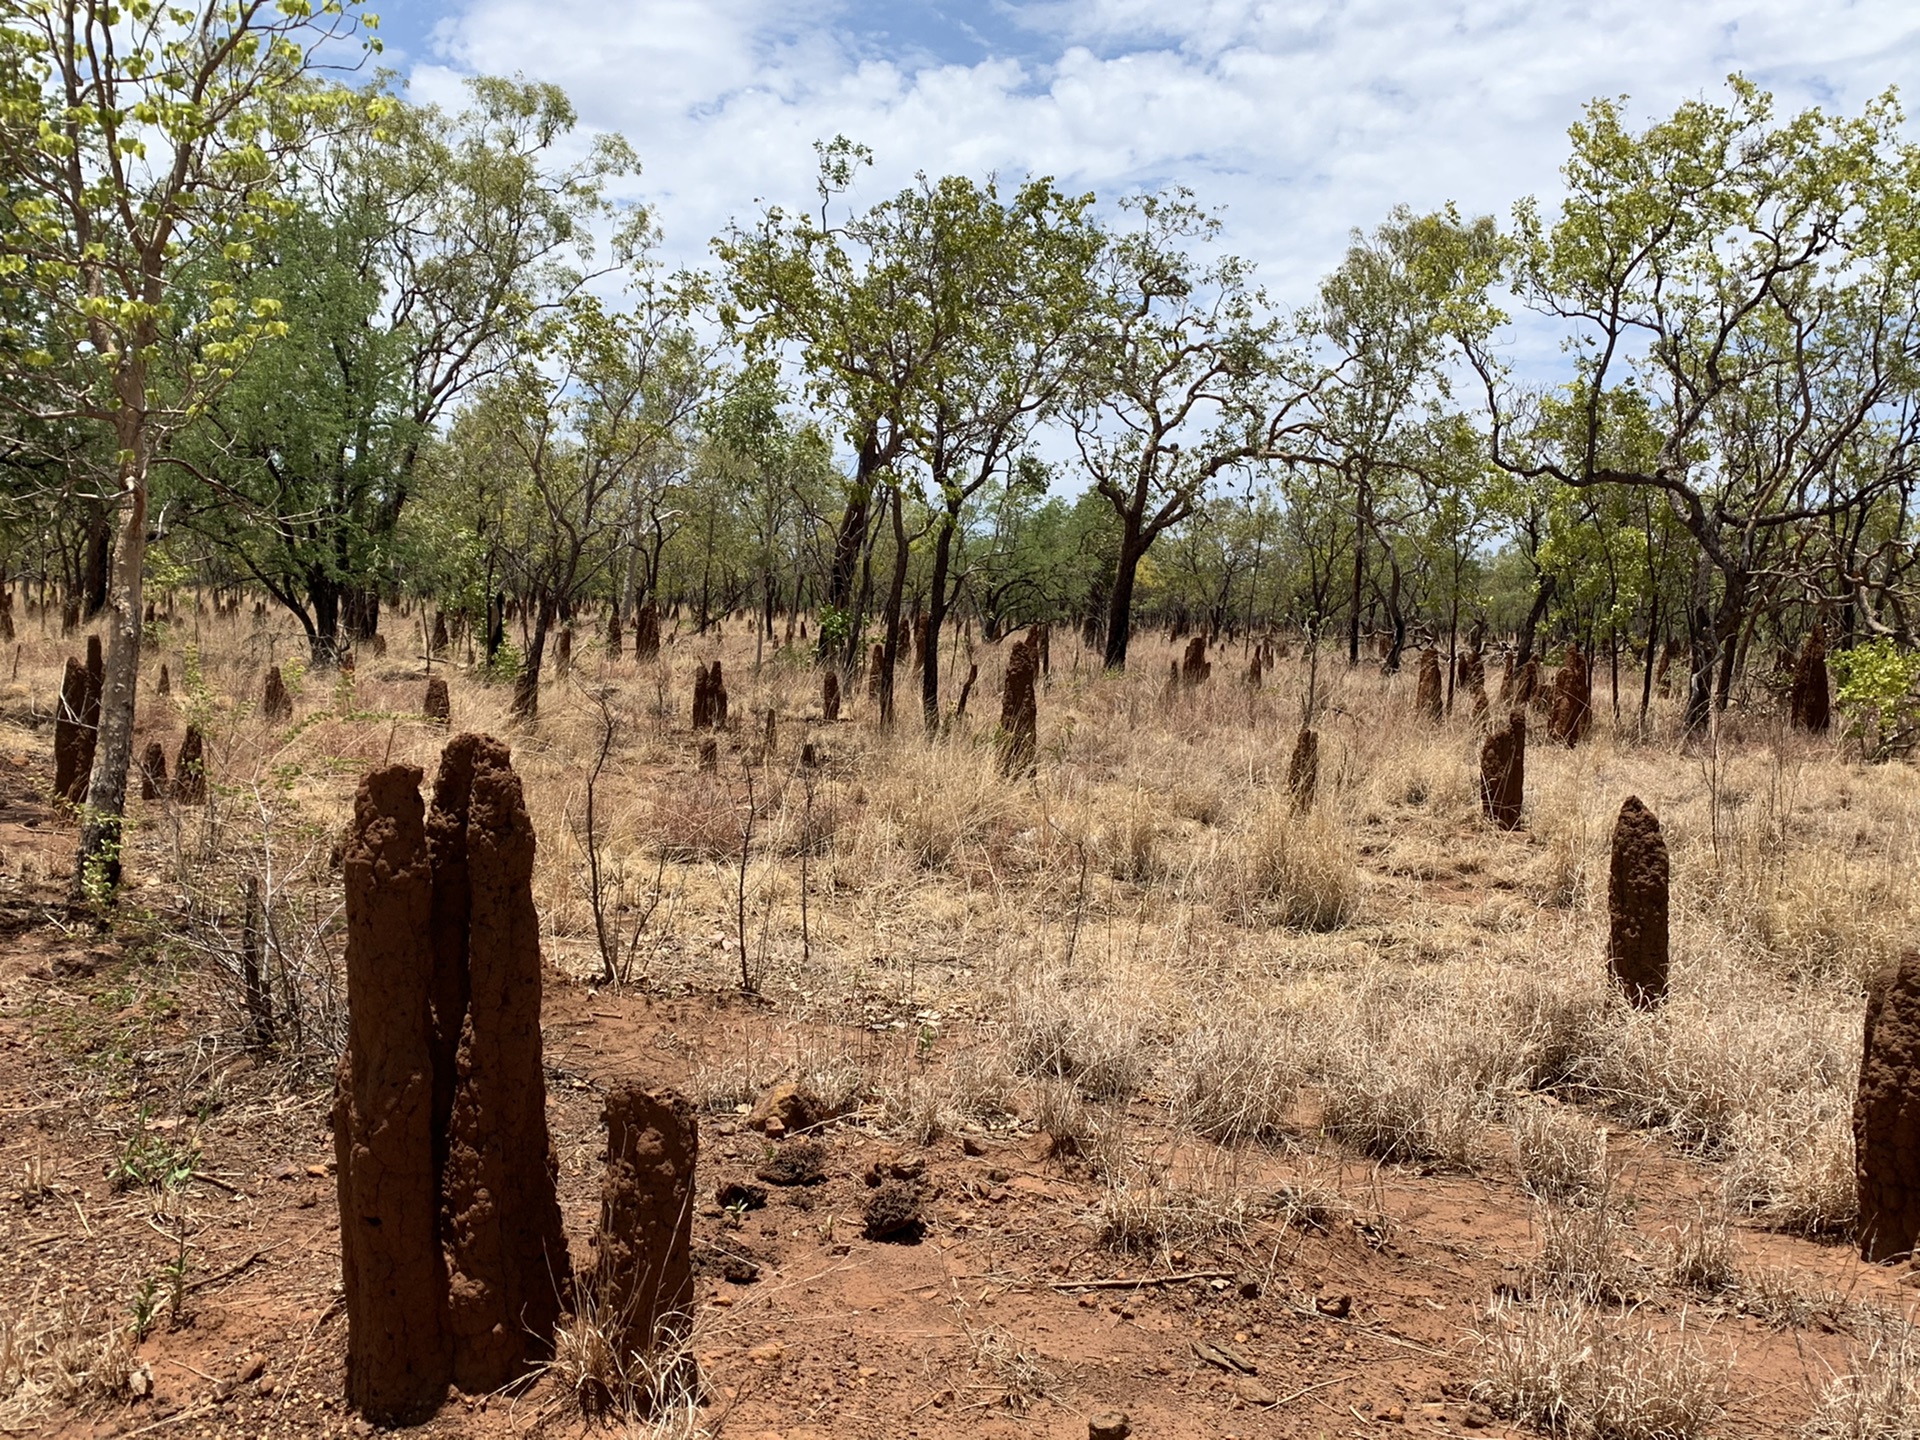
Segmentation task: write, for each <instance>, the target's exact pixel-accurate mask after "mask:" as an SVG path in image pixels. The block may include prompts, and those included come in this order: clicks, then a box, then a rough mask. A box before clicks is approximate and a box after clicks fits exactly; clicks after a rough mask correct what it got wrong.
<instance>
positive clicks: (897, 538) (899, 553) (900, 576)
mask: <svg viewBox="0 0 1920 1440" xmlns="http://www.w3.org/2000/svg"><path fill="white" fill-rule="evenodd" d="M889 503H890V504H891V506H892V510H893V578H892V580H890V581H889V582H888V584H887V614H886V621H887V641H886V646H885V648H884V649H883V651H882V658H881V661H880V723H881V724H882V725H892V724H893V677H894V673H895V671H896V669H897V667H898V664H899V659H900V605H901V602H902V600H904V599H905V597H906V593H907V521H906V517H905V516H904V515H903V514H902V513H901V509H902V502H901V498H900V490H899V487H898V486H896V487H894V489H893V494H892V497H891V500H890V502H889Z"/></svg>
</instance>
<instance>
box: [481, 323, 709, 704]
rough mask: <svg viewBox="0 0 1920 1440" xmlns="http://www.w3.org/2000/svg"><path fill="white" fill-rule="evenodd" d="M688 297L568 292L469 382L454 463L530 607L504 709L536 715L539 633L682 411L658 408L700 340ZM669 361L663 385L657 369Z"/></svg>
mask: <svg viewBox="0 0 1920 1440" xmlns="http://www.w3.org/2000/svg"><path fill="white" fill-rule="evenodd" d="M686 300H687V297H686V296H685V295H684V294H683V293H682V292H680V291H679V290H677V289H676V288H675V287H673V286H671V285H662V286H659V287H656V288H652V289H649V290H648V291H647V292H646V293H645V294H644V296H643V299H642V303H640V304H639V305H637V306H636V307H635V308H633V309H632V310H629V311H613V310H610V309H608V308H607V307H606V306H605V305H604V304H603V303H602V302H601V301H600V300H599V299H598V298H596V297H594V296H592V295H589V294H586V293H576V294H575V295H573V296H571V297H569V298H568V300H567V301H566V302H565V304H564V305H562V306H561V308H560V309H559V311H558V312H557V313H555V314H553V315H550V316H549V317H548V318H547V319H546V320H545V321H544V322H543V323H542V324H541V325H540V326H539V327H538V328H537V329H535V330H532V331H529V332H525V333H524V334H523V336H522V343H521V345H520V347H519V349H518V353H517V354H516V355H515V356H514V358H513V359H512V360H511V361H510V362H509V363H508V364H507V365H506V366H505V367H504V368H503V369H502V370H501V372H500V373H499V374H498V375H497V376H496V377H495V378H494V379H492V380H490V381H488V382H487V384H486V385H485V386H483V387H482V388H481V390H480V391H479V392H477V394H476V397H475V399H474V401H473V403H472V404H471V405H470V406H468V407H467V409H466V410H465V411H464V412H463V413H462V415H461V417H460V420H459V422H458V423H457V424H456V427H455V433H454V437H453V442H454V443H453V449H454V455H453V457H452V463H453V465H454V468H455V473H456V474H457V475H463V477H464V485H465V489H464V492H462V490H461V489H460V484H461V482H460V481H458V480H456V482H455V483H456V493H457V494H458V493H465V494H467V495H469V496H471V497H474V499H469V500H468V502H467V503H468V504H470V505H474V504H475V500H477V502H478V503H477V505H475V508H476V509H477V510H478V512H479V513H480V515H481V516H482V518H483V523H484V524H485V525H486V526H487V528H488V530H489V532H490V534H491V535H492V537H493V539H494V542H495V548H494V551H493V555H494V558H495V560H496V561H497V563H498V565H499V566H500V569H501V572H502V573H503V575H504V576H505V578H506V582H507V584H509V585H510V586H511V587H512V589H513V592H514V594H515V595H517V597H518V598H519V599H520V601H521V603H522V604H523V606H524V607H525V610H526V614H527V617H528V626H527V629H528V639H527V646H526V651H525V654H524V655H523V656H522V657H521V663H520V670H519V674H518V676H517V677H516V680H515V685H514V696H513V713H514V714H515V715H516V716H518V717H520V718H521V719H523V720H532V719H534V718H535V717H536V716H537V715H538V714H539V709H540V677H541V670H542V666H543V661H544V657H545V654H546V645H547V639H548V636H549V635H551V634H552V632H553V629H554V626H555V625H556V624H557V623H558V622H559V620H560V617H561V616H562V615H565V614H567V613H570V612H571V611H572V609H573V608H574V606H576V605H577V604H579V603H580V601H581V600H582V599H583V598H584V597H585V596H586V595H587V594H588V593H589V591H590V590H592V589H594V588H596V587H598V586H600V585H601V583H602V582H603V581H605V582H606V584H607V586H608V588H611V584H612V574H613V569H614V566H615V563H616V561H617V558H618V554H619V541H620V530H621V527H622V525H623V523H624V521H625V518H626V515H627V514H628V508H629V507H628V506H627V504H626V503H625V502H626V500H627V498H628V492H629V490H630V487H631V486H632V485H633V484H634V483H635V479H636V475H637V474H638V473H639V472H640V471H641V470H642V469H643V467H644V465H645V462H646V461H647V458H648V457H649V456H650V455H652V454H653V453H655V452H656V451H657V449H658V447H659V445H660V444H661V440H662V435H663V433H664V432H666V431H668V430H670V429H671V428H672V427H673V426H675V425H677V424H678V423H679V420H680V416H679V415H678V414H677V413H676V412H675V411H674V410H673V409H672V408H671V407H670V406H667V407H663V405H662V403H661V398H660V397H661V394H662V391H663V389H668V390H674V389H677V384H676V383H673V382H677V380H678V379H679V375H678V371H679V370H680V368H681V367H683V366H684V365H685V363H686V359H687V356H688V355H689V354H691V353H695V352H696V350H697V346H696V344H695V342H694V341H693V339H692V336H691V334H690V327H689V326H688V324H687V321H686ZM663 369H671V370H673V371H674V372H675V374H674V376H673V377H671V380H670V381H669V383H668V384H666V385H663V384H662V380H663V378H665V377H663V376H662V374H661V371H662V370H663Z"/></svg>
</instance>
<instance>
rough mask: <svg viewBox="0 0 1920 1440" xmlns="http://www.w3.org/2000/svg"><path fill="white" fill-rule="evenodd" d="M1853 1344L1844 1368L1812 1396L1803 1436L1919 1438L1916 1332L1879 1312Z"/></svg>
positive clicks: (1821, 1439)
mask: <svg viewBox="0 0 1920 1440" xmlns="http://www.w3.org/2000/svg"><path fill="white" fill-rule="evenodd" d="M1865 1341H1866V1343H1865V1344H1864V1345H1855V1346H1853V1347H1852V1348H1851V1349H1850V1350H1849V1352H1848V1355H1847V1368H1846V1370H1845V1371H1844V1372H1842V1373H1840V1374H1835V1375H1830V1376H1829V1377H1828V1379H1827V1380H1826V1381H1825V1383H1823V1384H1822V1385H1821V1387H1820V1389H1819V1392H1818V1394H1817V1395H1816V1396H1815V1397H1814V1404H1813V1415H1812V1417H1811V1418H1810V1419H1809V1420H1808V1422H1807V1425H1806V1428H1805V1430H1803V1431H1802V1432H1801V1433H1802V1434H1803V1435H1804V1436H1805V1437H1806V1440H1915V1437H1920V1337H1917V1336H1916V1332H1915V1330H1914V1327H1913V1326H1912V1325H1910V1324H1908V1323H1907V1322H1906V1321H1904V1320H1896V1319H1893V1318H1891V1317H1882V1318H1878V1319H1876V1320H1874V1321H1871V1322H1870V1323H1869V1325H1868V1329H1867V1333H1866V1336H1865Z"/></svg>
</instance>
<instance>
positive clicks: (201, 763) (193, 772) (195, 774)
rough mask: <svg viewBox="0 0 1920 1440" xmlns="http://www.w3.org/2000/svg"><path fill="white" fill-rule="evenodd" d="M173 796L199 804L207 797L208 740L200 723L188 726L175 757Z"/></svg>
mask: <svg viewBox="0 0 1920 1440" xmlns="http://www.w3.org/2000/svg"><path fill="white" fill-rule="evenodd" d="M173 798H174V799H176V800H178V801H180V803H181V804H183V805H199V804H201V803H202V802H204V801H205V800H206V798H207V742H206V740H205V739H204V738H203V737H202V736H201V734H200V727H199V726H198V725H189V726H187V733H186V735H185V736H184V737H182V739H181V741H180V751H179V753H178V754H177V755H176V756H175V757H174V761H173Z"/></svg>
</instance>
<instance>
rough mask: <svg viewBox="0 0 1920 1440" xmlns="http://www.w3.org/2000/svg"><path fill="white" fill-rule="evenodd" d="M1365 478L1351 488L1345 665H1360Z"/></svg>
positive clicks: (1366, 505) (1366, 500)
mask: <svg viewBox="0 0 1920 1440" xmlns="http://www.w3.org/2000/svg"><path fill="white" fill-rule="evenodd" d="M1370 500H1371V496H1369V494H1368V493H1367V477H1366V475H1365V474H1362V475H1360V476H1359V477H1358V478H1357V479H1356V480H1355V482H1354V487H1353V606H1352V610H1351V613H1350V614H1349V615H1348V618H1347V664H1348V665H1358V664H1359V663H1360V595H1361V591H1362V589H1363V587H1364V586H1365V585H1366V580H1367V525H1368V521H1369V518H1370V517H1369V515H1368V510H1369V502H1370Z"/></svg>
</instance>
